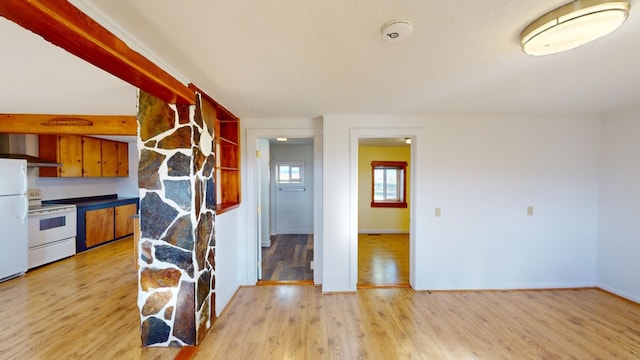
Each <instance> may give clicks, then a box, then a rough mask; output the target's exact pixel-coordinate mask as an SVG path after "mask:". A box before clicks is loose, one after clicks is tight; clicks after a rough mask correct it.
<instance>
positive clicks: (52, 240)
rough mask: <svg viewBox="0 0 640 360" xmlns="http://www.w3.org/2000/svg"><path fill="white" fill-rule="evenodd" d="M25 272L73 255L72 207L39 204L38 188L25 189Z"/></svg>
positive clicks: (74, 241)
mask: <svg viewBox="0 0 640 360" xmlns="http://www.w3.org/2000/svg"><path fill="white" fill-rule="evenodd" d="M28 195H29V269H31V268H34V267H36V266H40V265H44V264H48V263H50V262H53V261H56V260H59V259H62V258H65V257H69V256H72V255H74V254H75V253H76V220H77V219H76V206H75V205H73V204H46V205H43V204H42V192H41V191H40V189H29V190H28Z"/></svg>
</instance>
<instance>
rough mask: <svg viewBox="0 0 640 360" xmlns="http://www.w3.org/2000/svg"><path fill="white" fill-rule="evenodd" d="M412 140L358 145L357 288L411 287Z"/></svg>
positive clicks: (365, 141) (371, 141) (368, 140)
mask: <svg viewBox="0 0 640 360" xmlns="http://www.w3.org/2000/svg"><path fill="white" fill-rule="evenodd" d="M408 139H409V138H399V137H398V138H361V139H359V140H358V279H357V287H358V288H371V287H409V286H410V285H409V282H410V277H409V268H410V260H409V259H410V213H411V211H410V206H411V203H410V202H409V198H410V181H409V179H410V168H411V166H410V164H411V145H410V144H411V142H410V140H408Z"/></svg>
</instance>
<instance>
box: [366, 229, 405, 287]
mask: <svg viewBox="0 0 640 360" xmlns="http://www.w3.org/2000/svg"><path fill="white" fill-rule="evenodd" d="M376 286H409V234H376V235H370V234H359V235H358V287H360V288H365V287H376Z"/></svg>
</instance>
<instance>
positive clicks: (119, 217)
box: [115, 204, 138, 238]
mask: <svg viewBox="0 0 640 360" xmlns="http://www.w3.org/2000/svg"><path fill="white" fill-rule="evenodd" d="M137 210H138V207H137V205H136V204H127V205H120V206H116V207H115V212H116V214H115V232H116V236H115V237H116V238H121V237H123V236H127V235H131V234H133V216H134V215H135V214H137V213H138V211H137Z"/></svg>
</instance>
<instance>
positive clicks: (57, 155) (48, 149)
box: [38, 135, 82, 177]
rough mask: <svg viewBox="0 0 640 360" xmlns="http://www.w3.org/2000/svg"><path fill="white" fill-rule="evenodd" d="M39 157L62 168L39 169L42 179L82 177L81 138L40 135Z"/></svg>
mask: <svg viewBox="0 0 640 360" xmlns="http://www.w3.org/2000/svg"><path fill="white" fill-rule="evenodd" d="M38 146H39V149H40V157H41V158H43V159H45V160H49V161H53V162H57V163H61V164H62V167H41V168H40V176H44V177H81V176H82V137H80V136H76V135H40V136H39V137H38Z"/></svg>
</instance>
